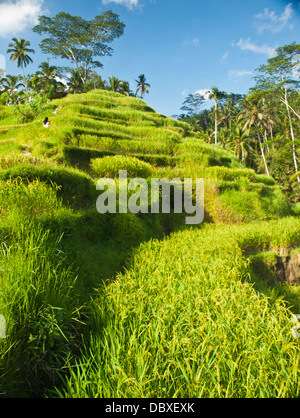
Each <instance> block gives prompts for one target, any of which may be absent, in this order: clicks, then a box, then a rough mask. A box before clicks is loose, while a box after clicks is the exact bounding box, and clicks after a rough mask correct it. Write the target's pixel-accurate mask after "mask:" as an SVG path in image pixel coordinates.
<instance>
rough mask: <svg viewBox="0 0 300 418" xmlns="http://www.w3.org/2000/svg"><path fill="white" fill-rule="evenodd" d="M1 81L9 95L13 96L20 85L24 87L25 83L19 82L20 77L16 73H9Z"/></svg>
mask: <svg viewBox="0 0 300 418" xmlns="http://www.w3.org/2000/svg"><path fill="white" fill-rule="evenodd" d="M0 81H1V84H2V87H3V89H4V91H5V92H7V93H8V95H9V97H11V96H12V95H13V93H14V92H15V91H16V90H17V89H18V88H19V87H24V84H23V83H19V81H20V77H19V76H16V75H7V76H6V77H4V78H2V79H1V80H0Z"/></svg>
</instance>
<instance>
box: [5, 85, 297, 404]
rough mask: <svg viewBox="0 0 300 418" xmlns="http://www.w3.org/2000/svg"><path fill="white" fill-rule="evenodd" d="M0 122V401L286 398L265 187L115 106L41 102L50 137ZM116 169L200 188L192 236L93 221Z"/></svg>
mask: <svg viewBox="0 0 300 418" xmlns="http://www.w3.org/2000/svg"><path fill="white" fill-rule="evenodd" d="M54 109H56V111H55V114H54V113H53V111H54ZM2 110H3V112H2V113H1V115H2V118H1V119H0V217H1V224H0V282H1V294H0V314H2V315H5V318H6V322H7V338H6V339H0V393H1V394H2V395H3V396H9V397H19V396H27V397H31V396H32V397H35V396H39V397H44V396H50V397H122V398H123V397H128V398H132V397H154V398H156V397H162V398H164V397H165V398H168V397H174V398H180V397H299V387H300V386H299V380H300V379H299V377H300V376H299V349H300V346H299V341H298V340H296V339H294V338H293V337H292V334H291V329H292V326H293V324H292V322H291V315H292V313H299V312H298V310H299V307H300V293H299V286H290V285H288V284H282V283H280V284H279V283H275V285H274V283H273V285H272V286H270V281H269V279H272V280H273V282H274V278H275V279H276V275H275V273H276V269H275V270H274V260H275V258H276V257H275V255H276V254H277V255H280V254H286V253H287V252H288V253H289V252H291V251H294V252H296V253H297V252H298V251H299V247H300V223H299V216H298V215H299V213H298V212H299V211H298V206H297V204H296V205H293V206H291V207H290V206H289V205H288V203H287V201H286V199H285V197H284V194H283V192H282V191H281V190H280V188H279V187H278V186H277V185H276V184H275V181H274V179H272V178H268V177H266V176H263V175H258V174H257V173H255V172H254V171H253V170H250V169H246V168H245V167H243V166H242V165H241V164H240V163H239V162H238V160H237V159H236V157H235V156H234V155H232V154H231V153H229V152H227V151H225V150H223V149H222V148H219V147H215V146H211V145H209V144H205V143H204V142H203V141H202V140H201V139H199V138H197V137H196V136H195V134H194V133H193V132H192V131H191V130H190V128H189V126H188V125H187V124H185V123H184V122H178V121H176V120H174V119H171V118H166V117H165V116H163V115H160V114H157V113H155V111H154V110H153V109H152V108H150V107H149V106H148V105H147V104H146V103H145V102H144V101H143V100H140V99H136V98H132V97H125V96H122V95H120V94H118V93H112V92H107V91H94V92H89V93H87V94H83V95H69V96H67V97H66V98H64V99H61V100H54V101H52V102H51V103H49V105H48V108H47V111H46V112H45V114H43V115H42V116H48V117H49V118H50V123H51V127H50V129H44V128H43V126H42V120H41V116H39V117H38V118H36V119H35V120H33V121H32V122H31V123H28V124H23V125H21V124H19V123H18V121H17V120H15V119H13V118H14V116H13V115H14V112H13V109H12V108H9V107H7V106H6V107H4V108H3V109H2V108H1V111H2ZM120 169H127V170H128V173H129V177H130V176H133V177H136V176H141V177H144V178H146V179H148V182H149V177H155V178H160V179H161V178H164V177H166V178H168V179H170V180H171V179H173V178H181V179H183V178H186V177H188V178H193V179H195V178H197V177H198V178H204V179H205V223H204V224H203V225H200V226H198V227H186V226H185V224H184V218H185V215H184V214H174V213H170V214H131V213H127V214H118V213H117V214H104V215H100V214H99V213H98V212H97V211H96V200H97V197H98V194H99V193H98V192H97V190H96V180H97V179H98V178H99V177H105V176H118V174H119V170H120ZM287 215H292V216H290V217H286V216H287ZM228 224H229V225H228ZM274 257H275V258H274ZM257 266H258V267H257ZM275 282H276V280H275Z"/></svg>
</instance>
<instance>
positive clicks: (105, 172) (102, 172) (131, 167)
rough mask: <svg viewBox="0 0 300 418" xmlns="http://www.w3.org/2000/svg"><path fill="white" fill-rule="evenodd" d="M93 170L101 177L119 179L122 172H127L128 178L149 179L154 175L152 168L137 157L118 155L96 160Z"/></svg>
mask: <svg viewBox="0 0 300 418" xmlns="http://www.w3.org/2000/svg"><path fill="white" fill-rule="evenodd" d="M91 168H92V170H93V171H94V173H95V174H96V175H97V176H100V177H118V176H119V171H120V170H127V176H128V177H142V178H147V177H150V176H151V174H152V166H151V165H150V164H148V163H145V162H144V161H140V160H139V159H138V158H135V157H126V156H123V155H117V156H114V157H104V158H95V159H93V160H92V161H91Z"/></svg>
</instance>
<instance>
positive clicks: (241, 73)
mask: <svg viewBox="0 0 300 418" xmlns="http://www.w3.org/2000/svg"><path fill="white" fill-rule="evenodd" d="M251 74H252V71H246V70H229V71H228V77H229V78H231V79H238V78H242V77H245V76H247V75H251Z"/></svg>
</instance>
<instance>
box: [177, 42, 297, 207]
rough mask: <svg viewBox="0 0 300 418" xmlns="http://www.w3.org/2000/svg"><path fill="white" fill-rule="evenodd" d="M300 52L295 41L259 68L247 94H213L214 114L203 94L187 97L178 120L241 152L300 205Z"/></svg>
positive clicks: (206, 137)
mask: <svg viewBox="0 0 300 418" xmlns="http://www.w3.org/2000/svg"><path fill="white" fill-rule="evenodd" d="M299 53H300V45H299V44H296V43H295V42H294V43H292V44H290V45H285V46H284V47H279V48H277V50H276V54H275V56H274V57H272V58H269V59H268V60H267V63H266V64H264V65H261V66H260V67H259V68H258V69H257V75H256V76H255V77H254V80H255V86H254V87H253V88H251V89H250V91H249V93H248V94H246V95H241V94H234V93H231V94H228V93H226V92H221V91H219V89H218V88H217V87H212V88H211V90H210V91H208V92H207V93H208V96H209V98H210V99H212V100H213V101H214V103H215V104H214V106H213V107H212V109H204V110H201V109H202V105H203V103H204V97H203V96H201V95H200V94H199V93H196V94H190V95H188V96H187V97H186V99H185V101H184V103H183V106H182V108H181V110H182V111H183V112H184V113H182V114H181V115H179V116H177V118H178V119H179V120H183V121H186V122H188V123H189V124H190V125H191V127H192V129H193V131H194V132H197V133H198V136H199V137H200V138H202V139H203V140H205V141H206V142H209V143H215V144H220V145H221V146H222V147H223V148H224V149H227V150H230V151H231V152H233V153H235V155H236V156H237V158H238V159H239V161H240V162H242V163H243V164H244V165H245V166H246V167H250V168H253V169H255V170H256V171H257V172H262V173H265V174H266V175H268V176H272V177H273V178H274V179H275V180H276V181H277V182H278V183H279V184H280V185H281V186H282V187H283V189H284V190H285V193H286V195H287V196H288V197H289V199H291V201H293V202H298V201H299V196H300V195H299V184H300V176H299V160H298V156H299V146H300V144H299V136H300V132H299V126H300V124H299V119H300V114H299V108H300V95H299V69H300V64H299V56H300V55H299Z"/></svg>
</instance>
